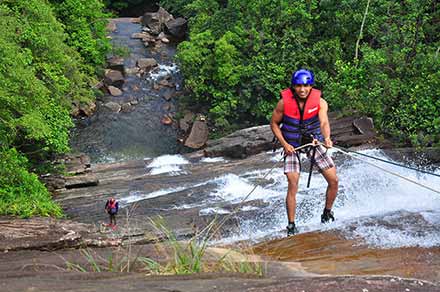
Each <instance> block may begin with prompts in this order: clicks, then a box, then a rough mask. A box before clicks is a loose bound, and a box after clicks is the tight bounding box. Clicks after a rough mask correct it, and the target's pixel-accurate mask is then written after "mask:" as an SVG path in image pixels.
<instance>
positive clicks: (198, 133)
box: [184, 121, 209, 149]
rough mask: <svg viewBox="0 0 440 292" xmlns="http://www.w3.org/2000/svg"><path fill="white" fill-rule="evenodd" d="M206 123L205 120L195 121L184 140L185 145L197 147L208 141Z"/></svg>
mask: <svg viewBox="0 0 440 292" xmlns="http://www.w3.org/2000/svg"><path fill="white" fill-rule="evenodd" d="M208 134H209V130H208V125H207V124H206V122H205V121H195V122H194V124H193V126H192V128H191V132H190V133H189V136H188V138H187V139H186V140H185V144H184V145H185V146H187V147H190V148H193V149H199V148H201V147H203V146H204V145H205V144H206V141H208Z"/></svg>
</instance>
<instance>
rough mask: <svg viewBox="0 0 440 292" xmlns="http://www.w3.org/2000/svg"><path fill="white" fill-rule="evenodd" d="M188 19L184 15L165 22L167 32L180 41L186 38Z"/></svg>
mask: <svg viewBox="0 0 440 292" xmlns="http://www.w3.org/2000/svg"><path fill="white" fill-rule="evenodd" d="M187 30H188V21H187V20H186V19H185V18H183V17H178V18H176V19H172V20H170V21H168V22H167V23H166V24H165V32H166V33H167V34H169V35H171V36H172V37H173V38H175V39H176V40H178V41H181V40H183V39H185V37H186V32H187Z"/></svg>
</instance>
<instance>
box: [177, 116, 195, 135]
mask: <svg viewBox="0 0 440 292" xmlns="http://www.w3.org/2000/svg"><path fill="white" fill-rule="evenodd" d="M194 118H195V115H194V113H192V112H185V114H184V115H183V118H181V119H180V120H179V127H180V129H182V130H183V131H184V132H186V131H188V130H189V128H190V126H191V124H192V122H193V120H194Z"/></svg>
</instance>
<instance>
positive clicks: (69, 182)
mask: <svg viewBox="0 0 440 292" xmlns="http://www.w3.org/2000/svg"><path fill="white" fill-rule="evenodd" d="M65 179H66V189H74V188H84V187H90V186H97V185H98V184H99V180H98V178H97V177H96V175H94V174H82V175H75V176H66V177H65Z"/></svg>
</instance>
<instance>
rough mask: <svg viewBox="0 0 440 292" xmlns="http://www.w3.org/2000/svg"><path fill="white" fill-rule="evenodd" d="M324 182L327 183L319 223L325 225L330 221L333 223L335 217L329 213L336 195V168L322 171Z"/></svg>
mask: <svg viewBox="0 0 440 292" xmlns="http://www.w3.org/2000/svg"><path fill="white" fill-rule="evenodd" d="M322 174H323V175H324V178H325V180H326V181H327V184H328V185H327V191H326V193H325V208H324V211H323V213H322V215H321V222H322V223H327V222H329V221H330V220H332V221H334V220H335V217H334V216H333V212H332V211H331V209H332V207H333V203H334V202H335V199H336V195H337V193H338V185H339V183H338V176H337V175H336V167H332V168H329V169H326V170H324V171H322Z"/></svg>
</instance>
